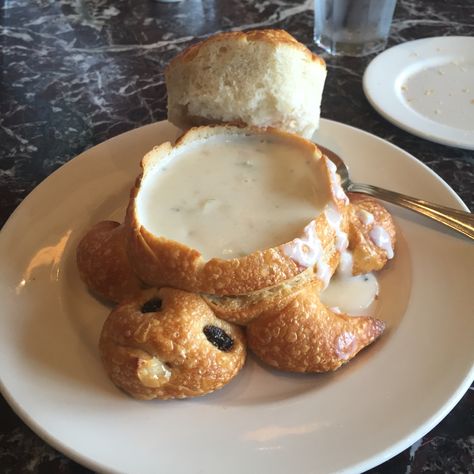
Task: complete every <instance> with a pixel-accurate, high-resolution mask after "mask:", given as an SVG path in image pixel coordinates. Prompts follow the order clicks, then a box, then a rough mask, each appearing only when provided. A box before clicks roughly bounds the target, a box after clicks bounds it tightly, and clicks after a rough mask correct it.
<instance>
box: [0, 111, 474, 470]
mask: <svg viewBox="0 0 474 474" xmlns="http://www.w3.org/2000/svg"><path fill="white" fill-rule="evenodd" d="M322 120H323V121H326V122H330V123H332V124H336V125H337V126H343V127H347V128H350V129H353V130H355V131H356V132H357V133H362V134H364V135H366V136H368V137H370V139H376V140H378V141H381V142H384V144H386V145H389V146H390V147H393V148H395V149H397V151H399V152H401V153H403V154H404V155H406V157H407V158H409V159H410V160H413V161H414V162H415V163H416V164H417V166H421V168H422V169H423V171H424V172H426V171H428V172H429V174H430V175H432V176H433V177H435V178H436V179H437V180H438V181H439V183H440V184H441V185H442V186H443V187H445V188H446V189H447V190H448V191H449V194H450V195H451V196H452V197H453V198H454V199H455V200H456V201H457V203H458V206H459V208H460V209H467V206H466V205H465V204H464V203H463V201H462V200H461V198H460V197H459V196H458V195H457V194H456V193H455V192H454V191H453V190H452V188H451V187H450V186H449V185H448V184H447V183H446V182H445V181H444V180H443V179H442V178H441V177H439V176H438V175H437V174H436V173H435V172H434V171H432V170H431V169H430V168H429V167H428V166H426V165H425V164H424V163H422V162H421V161H419V160H417V159H416V158H415V157H414V156H413V155H411V154H410V153H408V152H406V151H405V150H403V149H401V148H400V147H398V146H396V145H394V144H392V143H390V142H387V141H386V140H384V139H382V138H380V137H377V136H376V135H373V134H371V133H369V132H366V131H364V130H361V129H358V128H356V127H353V126H350V125H347V124H343V123H341V122H337V121H334V120H328V119H322ZM163 122H165V121H161V122H156V123H153V124H148V125H146V126H144V127H139V128H136V129H133V130H130V131H128V132H125V133H123V134H120V135H118V136H116V137H113V138H111V139H109V140H107V141H106V142H103V143H101V144H98V145H96V146H95V147H91V148H89V149H88V150H86V151H84V152H83V153H81V154H79V155H77V156H76V157H75V158H73V159H72V160H70V161H69V162H68V163H66V164H64V165H63V166H61V167H60V168H58V169H57V170H55V172H54V173H52V174H51V175H49V176H48V177H47V178H46V179H44V180H43V181H42V182H41V183H39V184H38V185H37V186H36V187H35V188H34V189H33V190H32V191H31V192H30V193H29V194H28V196H27V197H26V198H25V199H24V200H23V201H22V203H20V205H19V206H17V208H16V209H15V210H14V212H13V213H12V214H11V215H10V217H9V219H8V220H7V221H6V223H5V225H4V226H3V228H2V232H1V234H4V232H5V231H8V228H9V226H10V225H12V224H11V223H12V222H14V220H15V219H16V218H17V217H15V216H17V215H18V214H19V213H21V212H22V209H23V208H24V207H26V206H27V205H28V202H29V201H30V200H32V199H34V198H35V191H36V189H38V188H40V187H44V186H48V185H49V181H50V178H51V179H52V176H53V175H56V177H57V176H58V175H59V174H61V173H63V172H64V170H65V168H66V167H67V166H68V165H69V164H70V163H71V162H72V161H74V160H77V159H78V158H79V157H81V156H83V155H87V153H89V152H90V150H91V149H92V148H96V147H98V146H100V145H103V144H104V143H107V142H108V141H110V140H115V139H117V138H118V137H123V136H124V135H127V134H133V132H135V131H137V130H139V129H142V128H145V127H154V126H156V125H157V124H161V123H163ZM472 378H474V365H473V366H472V367H471V370H470V372H469V374H468V376H466V378H465V379H464V382H463V383H462V384H461V385H459V386H458V387H457V389H456V391H455V392H454V393H452V394H451V396H450V397H449V399H448V400H447V401H446V403H445V404H444V405H443V407H441V409H438V410H437V412H436V413H435V414H434V415H432V416H431V418H430V419H429V420H428V421H427V422H426V423H425V424H424V425H422V426H419V427H417V428H416V429H414V430H413V431H412V432H411V434H410V435H407V436H406V437H405V438H403V439H400V440H399V441H398V442H396V443H395V444H393V445H392V446H389V447H388V448H386V449H385V450H383V451H381V452H379V453H378V454H377V455H374V456H372V457H370V458H368V459H366V460H364V461H361V462H360V463H358V464H356V465H353V466H351V467H350V468H348V469H346V470H344V472H355V471H358V470H359V469H362V470H365V469H369V468H371V467H374V466H377V465H379V464H380V463H383V462H385V461H386V460H388V459H390V458H391V457H393V456H395V455H396V454H398V453H400V452H401V451H403V450H404V449H406V448H407V447H409V446H410V445H412V444H413V442H415V441H416V440H418V439H419V438H421V437H422V436H424V435H425V434H426V433H427V432H429V431H430V430H431V429H432V428H433V427H434V426H436V425H437V424H438V423H439V422H440V421H441V420H442V419H443V418H444V417H445V416H446V415H447V414H448V413H449V412H450V411H451V410H452V409H453V407H454V406H455V405H456V404H457V402H458V401H459V400H460V399H461V398H462V396H463V395H464V393H465V392H466V390H467V389H468V388H469V385H470V384H471V383H472V382H471V379H472ZM0 389H1V392H2V394H3V396H4V397H5V399H6V401H7V403H8V404H9V405H10V406H11V407H12V409H13V411H14V412H15V413H16V414H17V415H18V416H19V417H20V418H21V419H22V421H23V422H25V423H26V425H27V426H29V427H30V428H31V429H32V430H33V431H34V432H35V433H36V434H37V435H38V436H39V437H40V438H42V439H43V440H44V441H45V442H46V443H47V444H48V445H50V446H52V447H53V448H55V449H58V450H59V451H60V452H62V453H64V454H65V455H66V456H68V457H69V458H71V459H72V460H74V461H76V462H78V463H79V464H81V465H83V466H86V467H88V468H91V469H93V470H99V471H101V472H118V471H115V470H113V469H111V468H110V467H109V466H107V465H105V464H103V463H101V462H98V461H97V460H95V459H93V458H90V457H88V456H86V455H84V454H82V453H80V452H79V451H77V450H75V449H74V448H73V447H70V446H69V445H67V444H64V443H63V442H62V441H61V439H60V438H57V437H56V436H55V435H53V434H51V433H50V432H49V431H48V430H46V429H45V428H44V427H43V426H41V424H39V423H38V422H36V421H35V419H34V418H32V417H31V415H30V414H29V413H28V410H27V408H25V407H23V406H22V405H21V404H20V403H18V402H17V400H16V399H15V398H14V397H13V394H12V393H11V392H10V390H9V389H8V387H7V386H6V385H5V383H4V381H3V377H2V376H1V375H0Z"/></svg>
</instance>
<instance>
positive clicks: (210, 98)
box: [165, 30, 326, 138]
mask: <svg viewBox="0 0 474 474" xmlns="http://www.w3.org/2000/svg"><path fill="white" fill-rule="evenodd" d="M165 79H166V87H167V91H168V120H169V121H170V122H172V123H173V124H175V125H177V126H178V127H180V128H183V129H187V128H189V127H192V126H195V125H206V124H211V123H229V122H232V123H243V124H247V125H253V126H257V127H269V126H271V127H275V128H281V129H283V130H286V131H289V132H292V133H296V134H299V135H301V136H303V137H306V138H310V137H311V136H312V135H313V133H314V131H315V130H316V129H317V127H318V125H319V115H320V104H321V97H322V92H323V87H324V81H325V79H326V65H325V63H324V61H323V60H322V59H321V58H320V57H318V56H316V55H315V54H313V53H312V52H311V51H310V50H309V49H308V48H306V46H304V45H303V44H301V43H299V42H298V41H297V40H296V39H295V38H293V37H292V36H291V35H289V34H288V33H287V32H286V31H283V30H260V31H248V32H229V33H221V34H217V35H215V36H212V37H211V38H209V39H207V40H205V41H202V42H200V43H197V44H195V45H193V46H191V47H190V48H188V49H186V50H185V51H184V52H182V53H181V54H180V55H178V56H177V57H176V58H174V59H173V60H172V61H171V63H170V64H169V66H168V67H167V69H166V71H165Z"/></svg>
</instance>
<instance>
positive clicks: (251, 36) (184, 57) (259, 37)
mask: <svg viewBox="0 0 474 474" xmlns="http://www.w3.org/2000/svg"><path fill="white" fill-rule="evenodd" d="M228 40H232V41H242V42H255V41H263V42H266V43H269V44H272V45H275V46H278V45H287V46H290V47H292V48H295V49H296V50H298V51H301V52H302V53H304V55H305V56H306V57H307V58H308V59H309V60H310V61H314V62H318V63H320V64H321V65H322V66H324V67H326V63H325V62H324V59H322V58H321V57H319V56H318V55H316V54H314V53H313V52H311V51H310V50H309V49H308V48H307V47H306V46H305V45H304V44H302V43H300V42H299V41H298V40H296V39H295V38H294V37H293V36H291V35H290V34H289V33H288V32H287V31H285V30H277V29H267V30H249V31H229V32H224V33H218V34H216V35H213V36H211V37H210V38H208V39H206V40H204V41H200V42H199V43H196V44H193V45H191V46H190V47H189V48H186V49H185V50H184V51H182V52H181V53H180V54H178V55H177V56H176V57H174V58H173V59H172V60H171V62H170V63H169V64H168V66H167V69H168V68H170V67H173V65H174V64H176V63H177V62H178V63H179V62H183V63H186V62H189V61H192V60H193V59H194V58H195V57H196V56H197V55H198V54H199V50H200V49H201V48H202V47H203V46H204V45H206V46H207V45H209V43H218V42H220V41H228Z"/></svg>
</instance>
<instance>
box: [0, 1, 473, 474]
mask: <svg viewBox="0 0 474 474" xmlns="http://www.w3.org/2000/svg"><path fill="white" fill-rule="evenodd" d="M312 25H313V12H312V1H309V0H308V1H299V2H292V1H290V0H257V1H252V0H236V1H232V2H231V1H224V0H210V1H205V0H203V1H199V0H183V1H182V2H180V3H171V4H165V3H157V2H153V1H150V0H135V1H131V0H130V1H111V0H96V1H92V0H89V1H88V0H75V1H72V0H58V1H53V0H36V1H30V0H10V1H5V2H2V4H1V5H0V38H1V48H2V50H1V56H0V57H1V59H0V61H1V62H0V68H1V72H2V76H1V77H2V79H1V82H0V203H1V205H0V209H1V215H0V219H1V222H2V224H3V223H4V222H5V221H6V220H7V218H8V217H9V215H10V214H11V213H12V212H13V210H14V209H15V208H16V207H17V206H18V205H19V204H20V203H21V201H22V200H23V198H25V196H26V195H27V194H28V193H29V192H30V191H31V190H32V189H33V188H34V187H35V186H36V185H38V184H39V183H40V182H41V181H42V180H43V179H45V178H46V177H47V176H48V175H49V174H51V173H52V172H53V171H54V170H55V169H57V168H58V167H59V166H61V165H62V164H64V163H65V162H67V161H68V160H70V159H72V158H73V157H74V156H76V155H77V154H79V153H81V152H82V151H84V150H85V149H87V148H89V147H91V146H93V145H96V144H97V143H100V142H102V141H104V140H106V139H108V138H111V137H113V136H115V135H117V134H119V133H121V132H124V131H127V130H130V129H133V128H136V127H139V126H141V125H144V124H148V123H151V122H154V121H157V120H162V119H164V118H165V117H166V91H165V86H164V82H163V75H162V71H163V67H164V65H165V64H166V63H167V62H168V61H169V59H170V58H171V57H173V56H174V55H175V54H176V53H177V52H179V51H180V50H181V49H182V48H184V47H186V46H187V45H189V44H191V43H193V42H195V41H197V40H199V39H202V38H205V37H206V36H207V35H209V34H212V33H215V32H217V31H228V30H233V29H248V28H263V27H277V28H284V29H286V30H288V31H289V32H290V33H291V34H293V35H294V36H296V37H297V38H298V39H299V40H300V41H302V42H303V43H305V44H307V45H308V46H309V47H310V48H311V49H312V50H313V51H316V52H320V51H318V50H317V48H316V47H315V45H314V44H313V42H312ZM473 33H474V2H473V1H472V0H468V1H461V0H450V1H441V0H428V1H421V0H399V1H398V5H397V9H396V12H395V18H394V21H393V25H392V30H391V35H390V40H389V46H391V45H394V44H398V43H401V42H404V41H408V40H412V39H417V38H424V37H429V36H441V35H472V34H473ZM323 56H324V57H325V59H326V60H327V64H328V70H329V77H330V80H329V81H328V82H327V85H326V89H325V96H324V101H323V106H322V116H323V117H326V118H330V119H334V120H338V121H341V122H344V123H347V124H350V125H353V126H355V127H358V128H361V129H363V130H367V131H369V132H371V133H373V134H375V135H378V136H379V137H382V138H384V139H386V140H388V141H390V142H391V143H394V144H396V145H398V146H400V147H401V148H403V149H405V150H407V151H408V152H410V153H411V154H413V155H414V156H416V157H417V158H418V159H420V160H421V161H422V162H423V163H425V164H427V165H428V166H429V167H430V168H431V169H433V170H434V171H435V172H436V173H438V174H439V175H440V176H441V177H442V178H443V179H444V180H445V181H446V182H447V183H448V184H449V185H450V186H451V187H452V188H453V189H454V190H455V191H456V192H457V193H458V194H459V195H460V196H461V198H462V199H463V200H464V202H465V203H466V204H467V205H468V206H469V207H470V209H471V210H473V209H474V179H473V177H474V173H473V164H474V152H472V151H467V150H461V149H457V148H453V147H447V146H442V145H438V144H435V143H431V142H428V141H425V140H422V139H420V138H417V137H415V136H413V135H410V134H409V133H406V132H404V131H402V130H400V129H398V128H396V127H395V126H393V125H392V124H390V123H389V122H387V121H386V120H384V119H383V118H381V117H380V116H379V115H378V114H377V113H376V112H375V111H374V110H373V109H372V108H371V107H370V106H369V104H368V102H367V100H366V99H365V96H364V94H363V92H362V87H361V79H362V74H363V71H364V69H365V67H366V66H367V64H368V62H369V61H370V59H371V57H366V58H347V57H343V58H331V57H328V56H327V55H323ZM473 126H474V125H473ZM414 395H415V394H414ZM421 403H422V401H421ZM473 464H474V397H473V389H472V388H471V389H470V390H468V392H467V393H466V394H465V395H464V397H463V398H462V399H461V401H460V402H459V403H458V405H457V406H456V407H455V408H454V409H453V411H452V412H451V413H450V414H449V415H448V416H447V417H446V418H445V419H444V420H443V421H442V422H441V423H440V424H439V425H438V426H437V427H436V428H435V429H433V430H432V431H431V432H430V433H428V434H426V436H424V437H423V438H422V439H420V440H419V441H417V442H416V443H414V444H413V446H411V447H410V448H409V449H407V450H405V451H404V452H402V453H400V454H399V455H397V456H396V457H394V458H393V459H391V460H389V461H387V462H386V463H384V464H383V465H381V466H378V467H376V468H374V469H373V470H372V471H371V472H373V473H380V474H385V473H387V474H388V473H399V472H405V473H418V472H419V473H421V472H436V473H444V472H451V473H467V472H473ZM0 472H4V473H21V472H33V473H43V472H44V473H53V474H54V473H79V472H81V473H82V472H90V471H88V469H86V468H85V467H82V466H80V465H78V464H76V463H75V462H73V461H71V460H69V459H68V458H66V457H65V456H63V455H62V454H60V453H59V452H57V451H56V450H55V449H53V448H52V447H50V446H48V445H47V444H46V443H45V442H43V441H42V440H41V439H40V438H39V437H38V436H36V434H35V433H34V432H33V431H31V430H30V429H29V428H28V427H27V426H26V425H25V424H24V423H23V422H22V421H21V420H20V419H19V418H18V417H17V416H16V415H15V414H14V412H13V411H12V410H11V409H10V407H9V406H8V405H7V403H6V402H5V400H4V399H1V401H0Z"/></svg>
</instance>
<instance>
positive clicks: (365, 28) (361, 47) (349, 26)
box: [314, 0, 396, 56]
mask: <svg viewBox="0 0 474 474" xmlns="http://www.w3.org/2000/svg"><path fill="white" fill-rule="evenodd" d="M395 4H396V0H314V40H315V42H316V44H318V45H319V46H320V47H321V48H323V49H324V50H326V51H327V52H328V53H331V54H334V55H348V56H365V55H367V54H372V53H376V52H379V51H381V50H382V49H384V48H385V45H386V44H387V38H388V33H389V31H390V25H391V23H392V17H393V12H394V10H395Z"/></svg>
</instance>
